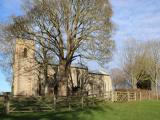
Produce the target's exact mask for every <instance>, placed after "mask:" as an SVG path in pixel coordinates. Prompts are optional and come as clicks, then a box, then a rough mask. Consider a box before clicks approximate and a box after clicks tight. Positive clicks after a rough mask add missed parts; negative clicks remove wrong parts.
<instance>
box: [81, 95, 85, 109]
mask: <svg viewBox="0 0 160 120" xmlns="http://www.w3.org/2000/svg"><path fill="white" fill-rule="evenodd" d="M83 102H84V100H83V95H82V97H81V108H82V109H83V107H84V106H83Z"/></svg>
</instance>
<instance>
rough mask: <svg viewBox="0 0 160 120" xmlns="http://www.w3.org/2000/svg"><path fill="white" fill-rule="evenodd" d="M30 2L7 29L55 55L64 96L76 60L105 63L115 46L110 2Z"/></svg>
mask: <svg viewBox="0 0 160 120" xmlns="http://www.w3.org/2000/svg"><path fill="white" fill-rule="evenodd" d="M27 3H28V4H26V6H25V15H24V16H18V17H13V21H12V23H11V24H9V25H8V26H7V27H6V30H7V31H8V32H10V36H12V38H22V39H25V40H34V41H35V43H36V45H37V46H41V47H42V48H44V49H45V50H46V51H45V52H47V53H48V52H49V53H50V54H54V55H55V57H56V58H57V59H58V63H59V70H58V71H59V72H58V74H57V80H58V88H59V90H58V91H59V93H58V94H59V95H62V96H63V95H64V96H65V95H66V94H67V81H68V75H69V69H70V66H71V63H72V61H73V60H75V59H76V58H77V57H79V56H81V57H82V58H85V59H92V60H97V61H98V62H99V63H105V62H108V60H109V59H110V58H111V56H112V50H113V48H114V41H113V40H111V35H112V30H113V24H112V21H111V16H112V9H111V5H110V3H109V1H108V0H33V1H32V2H27ZM38 52H39V51H38ZM47 53H46V55H47ZM44 58H45V56H44ZM45 63H48V61H45ZM46 69H47V68H46Z"/></svg>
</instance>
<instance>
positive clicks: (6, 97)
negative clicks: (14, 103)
mask: <svg viewBox="0 0 160 120" xmlns="http://www.w3.org/2000/svg"><path fill="white" fill-rule="evenodd" d="M9 107H10V103H9V96H8V94H7V93H6V94H5V95H4V112H5V114H9V109H10V108H9Z"/></svg>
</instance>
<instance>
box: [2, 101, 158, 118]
mask: <svg viewBox="0 0 160 120" xmlns="http://www.w3.org/2000/svg"><path fill="white" fill-rule="evenodd" d="M0 120H160V101H142V102H129V103H106V104H100V105H98V106H96V107H92V108H85V109H83V110H77V111H68V112H43V113H12V114H10V115H8V116H4V115H1V116H0Z"/></svg>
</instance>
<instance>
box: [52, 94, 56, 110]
mask: <svg viewBox="0 0 160 120" xmlns="http://www.w3.org/2000/svg"><path fill="white" fill-rule="evenodd" d="M53 105H54V110H56V97H55V95H54V97H53Z"/></svg>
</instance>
